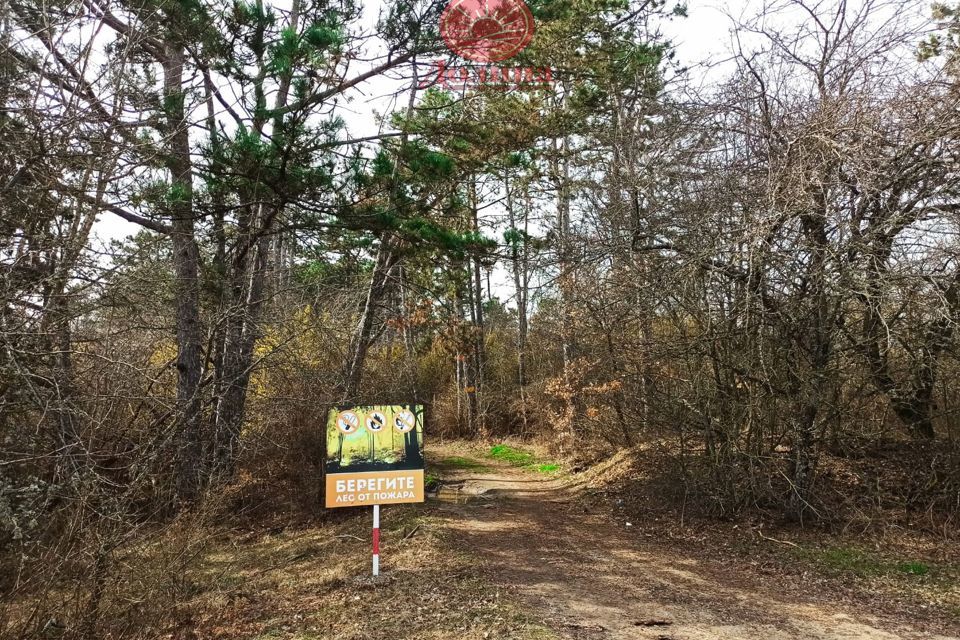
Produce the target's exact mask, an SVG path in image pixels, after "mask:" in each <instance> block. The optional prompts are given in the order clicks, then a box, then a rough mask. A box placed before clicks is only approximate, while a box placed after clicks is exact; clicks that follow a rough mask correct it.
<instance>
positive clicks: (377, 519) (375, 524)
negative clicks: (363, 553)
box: [373, 504, 380, 578]
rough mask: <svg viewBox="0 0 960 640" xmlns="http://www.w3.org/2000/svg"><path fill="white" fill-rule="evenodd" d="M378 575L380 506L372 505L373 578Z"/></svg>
mask: <svg viewBox="0 0 960 640" xmlns="http://www.w3.org/2000/svg"><path fill="white" fill-rule="evenodd" d="M378 575H380V505H378V504H375V505H373V577H374V578H376V577H377V576H378Z"/></svg>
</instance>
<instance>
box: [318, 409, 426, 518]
mask: <svg viewBox="0 0 960 640" xmlns="http://www.w3.org/2000/svg"><path fill="white" fill-rule="evenodd" d="M423 422H424V411H423V405H416V404H402V405H364V406H350V407H340V408H337V409H331V410H330V414H329V415H328V416H327V432H326V433H327V455H326V461H325V471H326V485H325V489H326V491H325V494H326V506H327V508H328V509H332V508H336V507H363V506H372V505H379V504H401V503H405V502H423Z"/></svg>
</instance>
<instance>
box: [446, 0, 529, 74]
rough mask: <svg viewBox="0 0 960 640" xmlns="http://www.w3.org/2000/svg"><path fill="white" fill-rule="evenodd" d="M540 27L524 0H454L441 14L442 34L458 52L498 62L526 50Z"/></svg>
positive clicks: (466, 56) (471, 57)
mask: <svg viewBox="0 0 960 640" xmlns="http://www.w3.org/2000/svg"><path fill="white" fill-rule="evenodd" d="M535 30H536V28H535V26H534V23H533V14H532V13H530V7H528V6H527V5H526V3H525V2H524V1H523V0H452V2H450V4H448V5H447V8H446V9H444V10H443V14H442V15H441V16H440V34H441V35H442V36H443V41H444V42H446V43H447V47H449V48H450V50H451V51H453V52H454V53H456V54H458V55H460V56H462V57H464V58H467V59H469V60H475V61H477V62H498V61H500V60H506V59H507V58H511V57H513V56H515V55H517V54H518V53H520V52H521V51H523V50H524V49H525V48H526V46H527V45H528V44H530V41H531V40H532V39H533V33H534V31H535Z"/></svg>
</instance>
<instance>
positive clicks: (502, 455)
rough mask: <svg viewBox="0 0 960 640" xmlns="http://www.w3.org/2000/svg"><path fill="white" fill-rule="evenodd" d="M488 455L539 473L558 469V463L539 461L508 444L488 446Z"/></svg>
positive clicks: (553, 471)
mask: <svg viewBox="0 0 960 640" xmlns="http://www.w3.org/2000/svg"><path fill="white" fill-rule="evenodd" d="M490 457H491V458H493V459H495V460H503V461H504V462H507V463H509V464H512V465H513V466H515V467H523V468H524V469H528V470H530V471H537V472H539V473H557V472H558V471H560V465H559V464H557V463H555V462H541V461H539V460H537V459H536V457H535V456H534V455H533V454H532V453H529V452H527V451H521V450H520V449H514V448H513V447H511V446H510V445H508V444H497V445H494V446H492V447H491V448H490Z"/></svg>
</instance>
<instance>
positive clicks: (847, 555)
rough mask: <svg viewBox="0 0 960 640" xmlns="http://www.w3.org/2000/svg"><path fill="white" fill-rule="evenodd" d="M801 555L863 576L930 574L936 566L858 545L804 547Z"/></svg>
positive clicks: (833, 570) (828, 567)
mask: <svg viewBox="0 0 960 640" xmlns="http://www.w3.org/2000/svg"><path fill="white" fill-rule="evenodd" d="M797 554H798V555H799V556H800V558H801V559H803V560H807V561H810V562H813V563H814V564H816V565H818V566H820V567H821V568H823V569H825V570H827V571H829V572H831V573H846V574H854V575H857V576H860V577H875V576H894V575H906V576H927V575H930V574H931V573H932V572H934V567H932V566H931V565H929V564H927V563H925V562H921V561H919V560H891V559H889V558H885V557H883V556H880V555H878V554H875V553H871V552H869V551H865V550H863V549H857V548H855V547H828V548H825V549H800V550H798V551H797Z"/></svg>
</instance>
